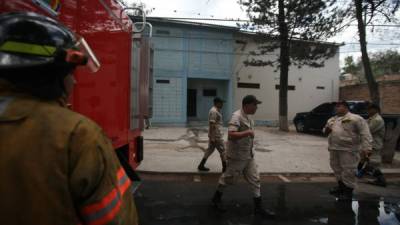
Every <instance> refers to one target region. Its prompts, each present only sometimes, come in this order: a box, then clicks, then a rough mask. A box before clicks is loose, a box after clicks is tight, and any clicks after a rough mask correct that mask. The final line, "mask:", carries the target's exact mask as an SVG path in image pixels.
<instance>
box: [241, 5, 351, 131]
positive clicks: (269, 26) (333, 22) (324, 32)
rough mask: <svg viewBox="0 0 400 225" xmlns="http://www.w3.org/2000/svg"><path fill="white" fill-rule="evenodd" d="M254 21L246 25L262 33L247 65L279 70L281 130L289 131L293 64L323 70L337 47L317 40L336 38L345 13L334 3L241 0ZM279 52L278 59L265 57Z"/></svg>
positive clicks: (245, 26) (246, 62)
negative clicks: (289, 75)
mask: <svg viewBox="0 0 400 225" xmlns="http://www.w3.org/2000/svg"><path fill="white" fill-rule="evenodd" d="M239 3H240V4H241V5H243V6H244V8H246V11H247V14H248V16H249V18H250V20H251V21H252V22H251V23H248V24H246V25H244V26H243V28H244V29H253V30H256V31H257V32H258V33H259V37H258V38H257V41H258V42H259V48H258V50H256V51H254V52H251V55H252V57H250V58H249V59H248V60H247V61H245V62H244V64H245V65H247V66H274V67H276V68H277V69H279V70H280V90H279V127H280V129H281V130H283V131H287V130H288V119H287V111H288V103H287V102H288V99H287V91H288V90H287V86H288V74H289V67H290V65H292V64H293V65H295V66H298V67H299V68H300V67H302V66H304V65H307V66H311V67H321V66H323V65H324V60H325V59H328V58H329V57H332V56H334V55H335V54H336V52H337V46H335V45H331V44H322V43H319V42H318V41H321V40H326V39H327V38H330V37H332V36H334V35H335V34H336V33H337V32H338V31H339V30H340V27H339V25H340V24H341V22H342V20H343V18H344V15H345V12H343V11H341V10H340V9H339V8H338V7H337V6H335V3H336V1H335V0H240V1H239ZM278 50H279V56H278V57H277V58H276V59H274V58H272V57H270V58H271V59H269V60H266V59H265V57H261V56H263V55H267V54H271V52H275V51H278Z"/></svg>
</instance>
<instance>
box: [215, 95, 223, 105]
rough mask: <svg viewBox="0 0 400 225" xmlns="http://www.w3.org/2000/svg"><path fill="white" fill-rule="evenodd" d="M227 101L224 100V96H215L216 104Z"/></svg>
mask: <svg viewBox="0 0 400 225" xmlns="http://www.w3.org/2000/svg"><path fill="white" fill-rule="evenodd" d="M224 102H225V101H224V100H222V98H220V97H215V98H214V104H216V103H224Z"/></svg>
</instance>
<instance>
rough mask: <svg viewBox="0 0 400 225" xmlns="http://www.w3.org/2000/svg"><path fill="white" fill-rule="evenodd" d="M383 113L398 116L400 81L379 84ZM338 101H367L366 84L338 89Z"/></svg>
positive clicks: (399, 111)
mask: <svg viewBox="0 0 400 225" xmlns="http://www.w3.org/2000/svg"><path fill="white" fill-rule="evenodd" d="M379 90H380V95H381V104H382V112H383V113H394V114H400V97H399V95H400V80H397V81H382V82H379ZM340 99H343V100H366V101H369V100H370V97H369V91H368V86H367V84H357V85H350V86H344V87H341V88H340Z"/></svg>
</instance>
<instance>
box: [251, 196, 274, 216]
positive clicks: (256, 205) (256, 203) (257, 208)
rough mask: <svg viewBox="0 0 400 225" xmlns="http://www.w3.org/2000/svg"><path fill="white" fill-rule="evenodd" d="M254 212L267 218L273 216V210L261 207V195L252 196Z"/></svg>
mask: <svg viewBox="0 0 400 225" xmlns="http://www.w3.org/2000/svg"><path fill="white" fill-rule="evenodd" d="M254 214H255V215H258V216H262V217H264V218H269V219H273V218H275V213H274V212H272V211H270V210H268V209H264V208H263V207H262V200H261V197H257V198H254Z"/></svg>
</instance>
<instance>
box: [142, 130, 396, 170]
mask: <svg viewBox="0 0 400 225" xmlns="http://www.w3.org/2000/svg"><path fill="white" fill-rule="evenodd" d="M226 133H227V132H226V130H225V134H226ZM144 139H145V142H144V149H145V150H144V160H143V162H142V163H141V165H140V166H139V168H138V170H139V171H143V172H144V171H146V172H161V173H198V171H197V165H198V163H199V162H200V160H201V159H202V157H203V154H204V151H205V149H206V148H207V145H208V137H207V127H196V128H193V127H192V128H184V127H162V128H150V129H149V130H146V131H145V132H144ZM224 140H226V135H225V138H224ZM255 151H256V161H257V163H258V166H259V171H260V173H261V174H286V175H289V174H294V175H295V174H315V175H318V174H321V175H330V174H332V170H331V168H330V166H329V152H328V150H327V139H326V138H325V137H322V136H317V135H310V134H299V133H296V132H295V131H294V130H291V131H290V132H289V133H286V132H281V131H279V130H278V129H277V128H267V127H257V129H256V138H255ZM206 166H207V167H209V168H210V169H211V171H210V172H209V173H220V172H221V162H220V158H219V154H218V152H217V151H215V152H214V154H213V155H212V156H211V157H210V158H209V160H208V161H207V164H206ZM383 172H384V173H386V174H393V175H394V174H399V175H400V153H399V152H397V153H396V156H395V160H394V163H393V164H392V165H385V166H384V167H383Z"/></svg>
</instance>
